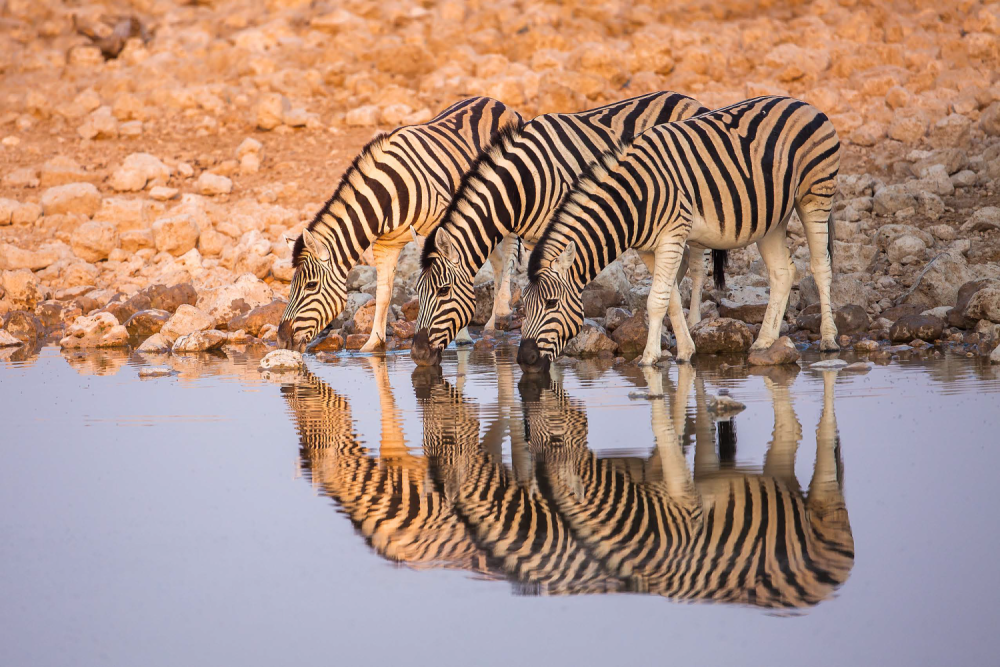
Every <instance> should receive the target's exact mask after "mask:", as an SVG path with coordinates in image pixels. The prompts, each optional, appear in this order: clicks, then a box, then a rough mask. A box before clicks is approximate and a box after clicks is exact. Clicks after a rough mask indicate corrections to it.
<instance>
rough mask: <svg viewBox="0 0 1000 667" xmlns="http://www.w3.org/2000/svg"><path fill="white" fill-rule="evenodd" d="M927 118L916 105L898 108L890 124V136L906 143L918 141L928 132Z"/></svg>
mask: <svg viewBox="0 0 1000 667" xmlns="http://www.w3.org/2000/svg"><path fill="white" fill-rule="evenodd" d="M927 125H928V123H927V119H926V117H925V116H924V114H923V112H922V110H920V109H918V108H915V107H904V108H901V109H898V110H897V111H896V113H895V114H894V115H893V118H892V122H891V123H890V124H889V137H890V138H892V139H895V140H896V141H901V142H903V143H904V144H912V143H916V142H917V141H919V140H920V139H923V137H924V135H925V134H927Z"/></svg>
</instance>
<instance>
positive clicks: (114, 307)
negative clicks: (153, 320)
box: [103, 292, 152, 328]
mask: <svg viewBox="0 0 1000 667" xmlns="http://www.w3.org/2000/svg"><path fill="white" fill-rule="evenodd" d="M151 307H152V303H151V302H150V300H149V297H148V296H146V295H145V294H143V293H142V292H138V293H137V294H135V295H133V296H132V297H131V298H129V299H126V300H125V301H111V302H109V303H108V305H107V306H105V307H104V309H103V310H104V311H106V312H108V313H111V314H112V315H114V316H115V318H116V319H117V320H118V322H119V323H121V324H125V322H127V321H128V319H129V318H130V317H132V316H133V315H135V314H136V313H138V312H139V311H140V310H147V309H149V308H151ZM126 328H127V327H126Z"/></svg>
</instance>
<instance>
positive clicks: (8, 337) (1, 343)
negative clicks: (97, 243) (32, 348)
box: [0, 329, 24, 347]
mask: <svg viewBox="0 0 1000 667" xmlns="http://www.w3.org/2000/svg"><path fill="white" fill-rule="evenodd" d="M20 345H24V343H23V342H21V341H20V340H18V339H17V338H15V337H14V336H13V335H12V334H11V333H10V332H8V331H4V330H2V329H0V347H18V346H20Z"/></svg>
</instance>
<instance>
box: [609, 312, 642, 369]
mask: <svg viewBox="0 0 1000 667" xmlns="http://www.w3.org/2000/svg"><path fill="white" fill-rule="evenodd" d="M648 336H649V326H648V325H647V324H646V312H645V311H643V310H639V311H637V312H636V313H635V314H634V315H632V317H630V318H628V319H627V320H625V321H624V322H622V323H621V324H619V325H618V326H617V327H616V328H615V330H614V331H613V332H612V333H611V340H613V341H614V342H615V343H616V344H617V345H618V354H619V355H621V356H623V357H625V358H626V359H633V358H635V357H638V356H639V355H640V354H642V352H643V350H644V349H645V348H646V339H647V337H648Z"/></svg>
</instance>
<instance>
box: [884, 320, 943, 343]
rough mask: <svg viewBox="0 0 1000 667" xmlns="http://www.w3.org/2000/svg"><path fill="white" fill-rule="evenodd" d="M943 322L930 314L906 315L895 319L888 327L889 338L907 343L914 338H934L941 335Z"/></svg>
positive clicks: (896, 341) (895, 341)
mask: <svg viewBox="0 0 1000 667" xmlns="http://www.w3.org/2000/svg"><path fill="white" fill-rule="evenodd" d="M943 330H944V322H943V321H942V320H941V319H939V318H937V317H932V316H930V315H906V316H904V317H901V318H899V319H898V320H896V322H895V324H893V325H892V327H891V328H890V329H889V339H890V340H891V341H892V342H894V343H908V342H910V341H911V340H914V339H916V338H921V339H923V340H935V339H937V338H940V337H941V332H942V331H943Z"/></svg>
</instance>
